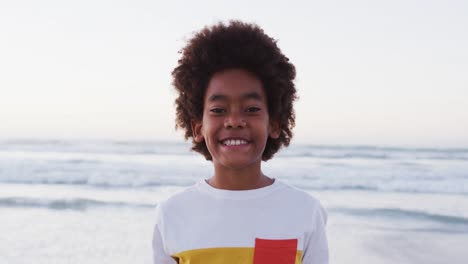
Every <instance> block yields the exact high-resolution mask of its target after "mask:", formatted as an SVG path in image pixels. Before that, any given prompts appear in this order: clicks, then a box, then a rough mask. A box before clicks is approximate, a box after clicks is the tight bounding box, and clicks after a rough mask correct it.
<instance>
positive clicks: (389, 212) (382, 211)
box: [328, 208, 468, 232]
mask: <svg viewBox="0 0 468 264" xmlns="http://www.w3.org/2000/svg"><path fill="white" fill-rule="evenodd" d="M328 211H330V212H334V213H342V214H348V215H352V216H360V217H366V218H376V217H377V218H382V217H383V218H389V219H393V220H414V221H423V222H432V223H437V224H443V225H446V226H450V227H451V228H456V229H457V230H458V231H460V230H461V231H464V232H468V218H465V217H461V216H456V215H445V214H435V213H429V212H424V211H419V210H407V209H400V208H330V209H329V210H328ZM413 229H414V230H418V229H421V230H424V231H428V229H431V228H428V227H417V228H413ZM434 229H435V230H437V229H439V230H442V229H440V227H434ZM444 230H446V229H444Z"/></svg>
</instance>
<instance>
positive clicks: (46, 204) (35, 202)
mask: <svg viewBox="0 0 468 264" xmlns="http://www.w3.org/2000/svg"><path fill="white" fill-rule="evenodd" d="M154 206H155V205H154V204H143V203H130V202H116V201H99V200H93V199H84V198H74V199H43V198H41V199H37V198H29V197H6V198H0V207H23V208H24V207H29V208H47V209H52V210H78V211H82V210H87V209H90V208H94V207H130V208H153V207H154Z"/></svg>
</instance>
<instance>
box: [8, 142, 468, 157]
mask: <svg viewBox="0 0 468 264" xmlns="http://www.w3.org/2000/svg"><path fill="white" fill-rule="evenodd" d="M190 148H191V145H190V143H188V142H163V141H110V140H109V141H105V140H81V141H80V140H74V141H66V140H37V139H30V140H27V139H21V140H3V141H0V150H3V151H23V152H50V153H54V152H58V153H74V154H77V155H86V154H111V153H114V154H128V155H168V154H173V155H194V153H193V152H192V151H190ZM278 156H283V157H312V158H326V159H377V160H388V159H389V160H393V159H408V158H411V159H437V160H468V149H465V148H404V147H380V146H335V145H304V144H295V145H292V146H290V147H288V148H286V149H284V150H282V151H280V152H279V153H278Z"/></svg>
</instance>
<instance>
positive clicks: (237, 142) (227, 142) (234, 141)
mask: <svg viewBox="0 0 468 264" xmlns="http://www.w3.org/2000/svg"><path fill="white" fill-rule="evenodd" d="M223 144H224V145H226V146H239V145H244V144H247V141H245V140H243V139H228V140H224V141H223Z"/></svg>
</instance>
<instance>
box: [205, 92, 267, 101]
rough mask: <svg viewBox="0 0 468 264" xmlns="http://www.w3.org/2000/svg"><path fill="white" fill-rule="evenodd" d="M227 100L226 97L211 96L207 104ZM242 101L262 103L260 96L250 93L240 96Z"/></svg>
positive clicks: (220, 95)
mask: <svg viewBox="0 0 468 264" xmlns="http://www.w3.org/2000/svg"><path fill="white" fill-rule="evenodd" d="M227 99H228V96H226V95H222V94H213V95H211V96H210V97H209V98H208V101H209V102H216V101H226V100H227ZM242 99H243V100H245V99H254V100H257V101H262V96H261V95H260V94H258V93H256V92H252V93H246V94H244V95H242Z"/></svg>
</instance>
